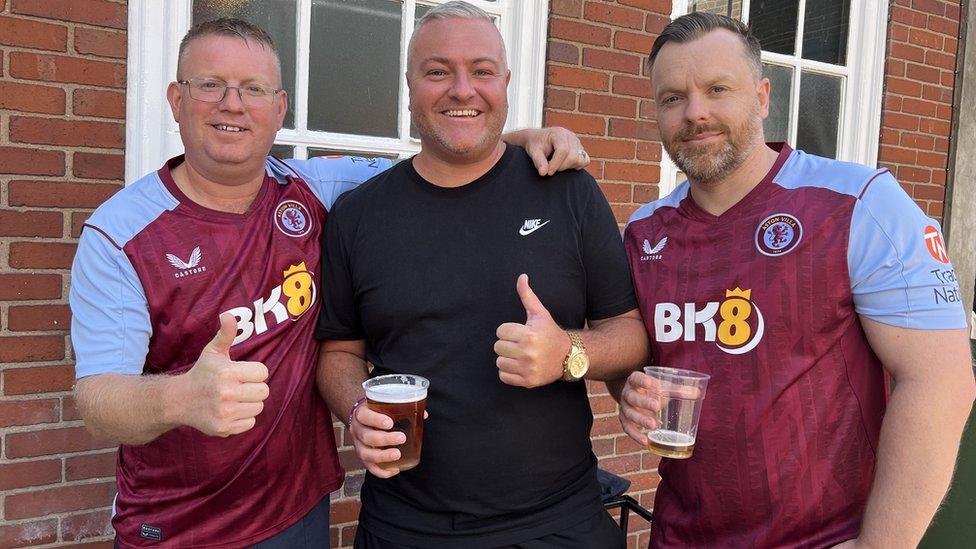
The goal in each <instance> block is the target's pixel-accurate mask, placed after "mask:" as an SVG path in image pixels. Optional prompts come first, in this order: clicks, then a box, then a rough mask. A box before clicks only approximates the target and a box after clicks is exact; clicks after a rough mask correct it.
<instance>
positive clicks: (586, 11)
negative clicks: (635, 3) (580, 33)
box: [583, 1, 644, 30]
mask: <svg viewBox="0 0 976 549" xmlns="http://www.w3.org/2000/svg"><path fill="white" fill-rule="evenodd" d="M583 19H585V20H587V21H599V22H601V23H608V24H610V25H614V26H617V27H625V28H629V29H637V30H640V29H643V28H644V14H643V12H641V11H639V10H634V9H629V8H619V7H615V6H613V5H609V4H604V3H598V2H592V1H590V2H587V3H586V4H585V5H584V6H583Z"/></svg>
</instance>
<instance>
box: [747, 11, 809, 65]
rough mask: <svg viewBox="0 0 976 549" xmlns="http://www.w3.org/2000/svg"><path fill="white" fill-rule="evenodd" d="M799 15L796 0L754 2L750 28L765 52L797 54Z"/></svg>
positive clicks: (750, 14) (750, 16) (750, 12)
mask: <svg viewBox="0 0 976 549" xmlns="http://www.w3.org/2000/svg"><path fill="white" fill-rule="evenodd" d="M799 13H800V6H799V3H798V2H797V1H796V0H752V2H750V3H749V26H750V27H751V28H752V33H753V34H755V35H756V38H758V39H759V43H760V44H761V45H762V49H763V51H771V52H773V53H782V54H785V55H793V54H794V52H796V31H797V19H796V18H797V15H798V14H799Z"/></svg>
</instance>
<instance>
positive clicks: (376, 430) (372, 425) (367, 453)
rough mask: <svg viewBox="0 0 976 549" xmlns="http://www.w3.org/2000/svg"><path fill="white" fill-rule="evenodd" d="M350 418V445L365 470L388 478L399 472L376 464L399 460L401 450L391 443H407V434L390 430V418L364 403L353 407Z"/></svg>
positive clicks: (391, 421)
mask: <svg viewBox="0 0 976 549" xmlns="http://www.w3.org/2000/svg"><path fill="white" fill-rule="evenodd" d="M350 417H351V420H352V421H351V422H350V423H349V432H350V433H352V444H353V447H355V448H356V455H358V456H359V459H360V460H361V461H362V462H363V464H364V465H366V470H367V471H369V472H370V473H373V475H375V476H377V477H379V478H390V477H392V476H393V475H396V474H397V473H399V472H400V470H399V469H383V468H382V467H380V465H379V464H381V463H389V462H391V461H396V460H398V459H400V450H399V449H397V448H393V446H399V445H401V444H403V443H405V442H407V435H405V434H404V433H402V432H400V431H390V429H392V428H393V419H392V418H390V416H387V415H385V414H381V413H379V412H374V411H373V410H370V409H369V407H368V406H366V405H364V404H363V405H359V406H356V408H355V409H354V410H353V412H352V415H351V416H350ZM424 417H426V415H425V416H424Z"/></svg>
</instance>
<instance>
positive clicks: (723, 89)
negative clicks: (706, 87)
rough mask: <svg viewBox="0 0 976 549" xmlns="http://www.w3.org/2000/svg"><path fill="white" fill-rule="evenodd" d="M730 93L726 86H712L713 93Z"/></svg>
mask: <svg viewBox="0 0 976 549" xmlns="http://www.w3.org/2000/svg"><path fill="white" fill-rule="evenodd" d="M727 91H729V89H728V88H726V87H725V86H712V93H724V92H727Z"/></svg>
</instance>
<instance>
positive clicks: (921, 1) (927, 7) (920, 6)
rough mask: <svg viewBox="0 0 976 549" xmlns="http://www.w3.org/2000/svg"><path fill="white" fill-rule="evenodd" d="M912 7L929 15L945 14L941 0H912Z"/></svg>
mask: <svg viewBox="0 0 976 549" xmlns="http://www.w3.org/2000/svg"><path fill="white" fill-rule="evenodd" d="M912 9H916V10H918V11H921V12H924V13H928V14H930V15H945V9H946V8H945V2H944V1H943V0H912Z"/></svg>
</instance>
